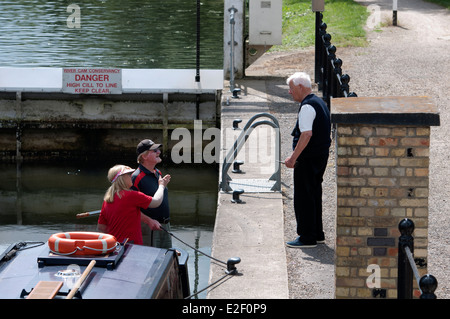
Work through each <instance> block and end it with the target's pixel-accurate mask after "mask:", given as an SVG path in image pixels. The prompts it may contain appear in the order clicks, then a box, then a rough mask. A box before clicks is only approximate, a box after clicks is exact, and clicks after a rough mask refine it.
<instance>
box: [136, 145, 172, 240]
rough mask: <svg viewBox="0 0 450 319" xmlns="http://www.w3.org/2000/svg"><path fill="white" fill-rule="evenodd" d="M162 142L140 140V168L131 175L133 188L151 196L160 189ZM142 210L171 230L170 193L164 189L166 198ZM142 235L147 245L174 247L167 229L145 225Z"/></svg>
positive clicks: (138, 155) (137, 149)
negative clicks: (155, 229)
mask: <svg viewBox="0 0 450 319" xmlns="http://www.w3.org/2000/svg"><path fill="white" fill-rule="evenodd" d="M160 146H161V144H156V143H155V142H153V141H152V140H149V139H145V140H142V141H141V142H139V144H138V146H137V148H136V153H137V162H138V163H139V167H138V169H137V170H136V171H135V172H134V173H133V175H132V176H131V179H132V182H133V186H132V187H131V189H134V190H138V191H140V192H142V193H144V194H147V195H149V196H153V195H154V194H155V192H156V191H157V190H158V180H159V177H160V176H161V172H160V171H159V170H158V169H157V168H156V165H157V164H158V163H161V161H162V160H161V158H160V155H161V150H160ZM141 211H142V212H143V213H144V214H145V215H147V216H149V217H150V218H152V219H155V220H157V221H158V222H159V223H160V224H161V226H162V227H163V228H164V229H166V230H167V231H169V232H170V223H169V221H170V214H169V193H168V190H167V188H165V190H164V198H163V201H162V203H161V205H160V206H159V207H157V208H146V209H141ZM142 236H143V240H144V244H145V245H149V246H153V247H158V248H172V238H171V237H170V235H169V234H168V233H167V232H165V231H153V230H150V229H149V228H148V227H146V225H143V228H142Z"/></svg>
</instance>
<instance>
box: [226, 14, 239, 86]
mask: <svg viewBox="0 0 450 319" xmlns="http://www.w3.org/2000/svg"><path fill="white" fill-rule="evenodd" d="M237 11H238V10H237V9H236V8H235V7H234V6H232V7H231V8H229V9H228V12H230V91H231V92H233V89H234V24H235V20H234V14H235V13H236V12H237Z"/></svg>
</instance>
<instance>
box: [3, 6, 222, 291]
mask: <svg viewBox="0 0 450 319" xmlns="http://www.w3.org/2000/svg"><path fill="white" fill-rule="evenodd" d="M73 4H76V5H78V8H79V11H77V10H75V9H74V8H72V7H71V5H73ZM196 5H197V1H196V0H163V1H161V0H128V1H123V0H78V1H72V0H54V1H52V0H21V1H17V0H6V1H0V30H1V36H0V48H1V50H0V67H71V66H86V67H88V66H92V67H115V68H163V69H164V68H166V69H170V68H174V69H188V68H191V69H192V68H196V57H197V15H196V13H197V7H196ZM75 8H76V7H75ZM200 14H201V20H200V39H201V41H200V42H201V45H200V67H201V68H205V69H222V67H223V0H202V1H201V6H200ZM77 17H79V18H80V19H79V20H77V19H76V18H77ZM113 164H115V163H113ZM124 164H127V163H124ZM109 167H110V165H107V164H105V165H104V166H103V167H101V166H100V167H99V166H98V165H96V167H89V165H88V164H87V163H78V164H59V165H56V164H54V163H52V164H36V165H30V164H26V165H23V166H22V167H20V169H17V167H16V165H15V164H0V252H3V249H4V248H6V247H7V246H8V245H9V244H10V243H12V242H17V241H46V240H47V239H48V237H49V236H50V235H51V234H52V233H54V232H60V231H70V230H86V231H89V230H95V225H96V218H95V217H90V218H86V219H76V218H75V215H76V214H78V213H80V212H85V211H92V210H97V209H100V207H101V203H102V198H103V194H104V192H105V190H106V188H107V187H108V182H107V180H106V173H107V170H108V168H109ZM162 170H163V172H164V171H165V170H166V172H168V173H170V174H171V175H172V180H171V183H170V187H169V189H170V206H171V219H172V222H171V224H172V231H173V232H174V234H175V235H176V236H177V237H179V238H181V239H182V240H184V241H186V242H187V243H189V244H190V245H192V246H195V247H198V248H199V249H200V250H202V251H204V252H205V253H208V254H209V253H210V250H211V248H210V246H211V238H212V229H213V225H214V218H215V213H216V205H217V183H218V176H217V172H216V169H215V167H213V166H210V167H202V168H195V167H192V168H177V167H170V168H167V169H164V168H163V169H162ZM174 246H178V247H180V248H183V249H185V250H186V251H188V252H189V254H190V258H189V266H188V267H189V270H190V274H189V276H190V280H191V292H195V291H196V290H200V289H202V288H203V287H205V286H206V285H207V282H208V275H209V259H207V258H206V257H204V256H201V255H199V254H198V253H196V252H195V251H193V250H192V249H190V248H189V247H187V246H184V245H183V244H181V243H179V242H177V240H174ZM204 297H205V293H203V294H200V295H199V298H204Z"/></svg>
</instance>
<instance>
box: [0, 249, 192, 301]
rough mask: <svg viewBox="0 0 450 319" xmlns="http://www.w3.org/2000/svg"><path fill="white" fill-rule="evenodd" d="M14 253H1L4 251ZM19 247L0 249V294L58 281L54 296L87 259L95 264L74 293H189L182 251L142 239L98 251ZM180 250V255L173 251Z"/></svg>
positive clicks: (22, 294)
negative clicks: (75, 252) (59, 251)
mask: <svg viewBox="0 0 450 319" xmlns="http://www.w3.org/2000/svg"><path fill="white" fill-rule="evenodd" d="M15 247H19V249H16V250H15V255H14V254H10V255H14V256H13V257H12V256H10V257H8V258H4V257H5V256H7V255H8V250H9V251H14V248H15ZM27 248H29V249H20V245H17V244H15V246H14V245H11V246H10V248H8V249H7V251H5V253H3V254H0V299H16V298H26V296H27V295H28V294H29V293H30V292H31V291H32V289H33V288H34V287H35V286H36V285H37V284H38V282H40V281H63V282H64V284H63V286H62V288H61V289H60V290H59V292H58V295H57V296H56V297H57V298H58V297H64V296H66V295H67V294H68V293H69V291H70V290H71V288H72V287H73V285H74V283H75V282H76V280H77V279H78V278H79V277H80V276H79V275H80V274H81V273H83V271H84V270H85V269H86V266H87V265H88V264H89V262H90V261H91V260H92V259H95V260H96V264H95V267H94V268H93V269H92V270H91V272H90V273H89V275H88V276H87V277H86V279H85V281H84V282H83V284H82V286H81V287H80V289H79V290H78V292H77V294H76V295H75V298H81V299H151V298H183V297H185V296H186V295H189V284H188V280H187V269H186V267H187V253H186V252H184V251H182V250H179V249H177V251H175V250H174V249H160V248H154V247H148V246H142V245H133V244H120V245H118V248H117V249H116V251H114V252H113V253H111V254H109V255H100V256H72V257H71V256H61V255H56V254H54V253H52V252H51V251H50V250H49V247H48V245H47V244H45V245H41V246H33V247H27ZM178 253H180V256H178Z"/></svg>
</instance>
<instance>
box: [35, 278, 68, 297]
mask: <svg viewBox="0 0 450 319" xmlns="http://www.w3.org/2000/svg"><path fill="white" fill-rule="evenodd" d="M62 285H63V282H62V281H39V282H38V283H37V285H36V287H34V288H33V290H32V291H31V292H30V294H29V295H28V297H27V299H53V298H54V297H55V296H56V294H57V293H58V291H59V290H60V289H61V287H62Z"/></svg>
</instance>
